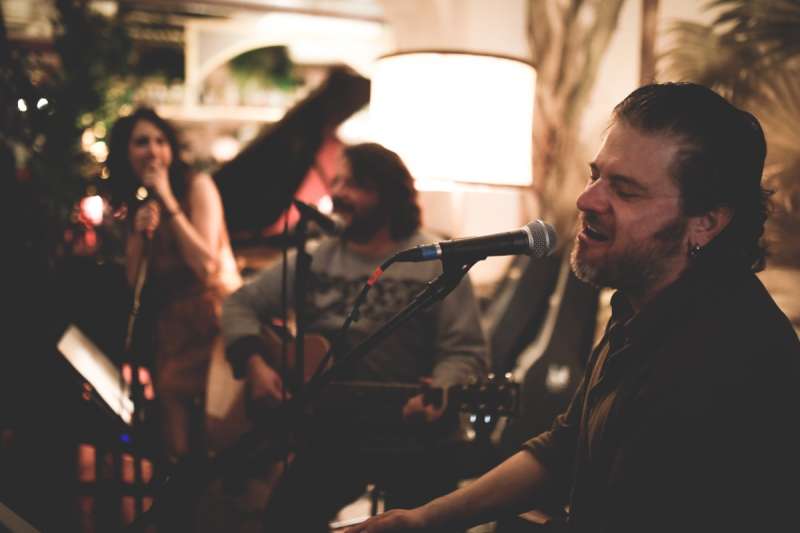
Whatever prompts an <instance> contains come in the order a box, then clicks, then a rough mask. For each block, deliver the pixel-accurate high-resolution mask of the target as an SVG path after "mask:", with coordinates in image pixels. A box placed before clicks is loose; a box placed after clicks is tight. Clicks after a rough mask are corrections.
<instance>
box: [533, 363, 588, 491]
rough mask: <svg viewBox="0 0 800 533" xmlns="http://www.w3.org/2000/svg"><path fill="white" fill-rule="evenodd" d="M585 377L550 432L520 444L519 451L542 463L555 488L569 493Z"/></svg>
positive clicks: (584, 392) (584, 389) (584, 391)
mask: <svg viewBox="0 0 800 533" xmlns="http://www.w3.org/2000/svg"><path fill="white" fill-rule="evenodd" d="M586 379H587V378H586V376H584V378H583V379H582V380H581V383H580V385H578V388H577V390H576V391H575V394H574V395H573V397H572V400H571V401H570V404H569V406H568V407H567V409H566V411H564V412H563V413H561V414H560V415H558V416H557V417H556V418H555V420H553V424H552V426H551V427H550V429H549V430H547V431H545V432H544V433H540V434H539V435H537V436H536V437H533V438H532V439H530V440H528V441H526V442H525V443H523V445H522V448H523V449H524V450H527V451H528V452H530V453H532V454H533V455H534V456H536V458H537V459H538V460H539V462H541V463H542V464H543V465H544V466H545V468H546V469H547V471H548V472H550V474H551V475H552V478H553V479H554V480H556V483H557V484H558V485H562V483H563V484H564V486H563V487H562V488H563V489H565V490H568V483H569V480H570V479H571V476H572V470H573V464H574V462H575V454H576V452H577V446H578V435H579V430H580V421H581V411H582V410H583V399H584V396H585V394H586Z"/></svg>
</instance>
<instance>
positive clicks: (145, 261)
mask: <svg viewBox="0 0 800 533" xmlns="http://www.w3.org/2000/svg"><path fill="white" fill-rule="evenodd" d="M143 238H144V246H143V247H142V255H141V257H140V258H139V264H138V265H137V267H136V280H135V283H134V286H133V302H132V303H131V309H130V312H129V313H128V325H127V329H126V333H125V345H124V348H123V349H124V360H123V365H124V364H127V365H128V367H129V368H130V371H131V383H130V392H129V394H130V399H131V402H132V404H133V413H132V417H131V428H132V429H131V438H130V439H128V441H127V442H128V443H130V444H131V447H130V451H131V456H132V458H133V487H134V501H135V507H134V513H135V514H136V515H140V514H141V513H143V512H144V494H143V492H142V490H140V486H141V483H142V481H143V475H142V463H141V460H140V458H139V456H138V454H137V453H136V447H137V446H138V445H139V442H138V438H139V437H140V436H141V428H142V426H143V425H144V410H143V409H142V408H141V407H142V404H143V400H144V387H143V385H142V383H141V381H140V379H139V366H138V364H137V363H136V361H135V357H134V356H133V332H134V327H135V324H136V319H137V317H138V316H139V308H140V306H141V296H142V289H143V288H144V284H145V280H146V279H147V269H148V267H149V263H150V251H151V248H152V241H153V239H152V236H151V235H147V234H145V235H143ZM123 376H124V373H123ZM123 380H124V377H123ZM121 439H122V440H123V442H125V438H124V436H123V437H121ZM119 460H120V461H122V456H121V455H120V457H119ZM121 465H122V463H120V469H119V470H120V472H121V471H122V468H121Z"/></svg>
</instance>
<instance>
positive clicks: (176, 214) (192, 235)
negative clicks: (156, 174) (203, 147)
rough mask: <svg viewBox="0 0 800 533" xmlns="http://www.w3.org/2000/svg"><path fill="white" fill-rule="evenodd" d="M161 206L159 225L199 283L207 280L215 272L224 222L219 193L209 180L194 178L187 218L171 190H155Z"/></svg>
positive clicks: (201, 175) (202, 175)
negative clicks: (165, 227) (170, 236)
mask: <svg viewBox="0 0 800 533" xmlns="http://www.w3.org/2000/svg"><path fill="white" fill-rule="evenodd" d="M158 194H159V197H160V199H161V202H162V204H163V212H162V213H161V218H162V223H163V224H168V225H169V226H170V227H171V228H172V230H173V232H174V234H175V237H176V239H177V241H178V247H179V249H180V253H181V255H182V256H183V259H184V260H185V261H186V263H187V264H188V265H189V267H190V268H191V269H192V271H193V272H194V273H195V274H196V275H197V277H198V278H200V279H201V280H204V281H205V280H207V279H208V278H209V277H210V276H212V275H214V274H215V273H216V272H217V269H218V268H219V261H220V257H219V254H220V249H221V248H220V246H219V243H220V239H221V237H222V232H223V229H224V226H223V225H224V224H225V218H224V212H223V208H222V200H221V199H220V196H219V191H218V190H217V187H216V185H215V184H214V182H213V180H212V179H211V176H209V175H208V174H200V175H197V176H195V177H194V178H193V179H192V180H191V182H190V184H189V189H188V192H187V194H188V197H187V199H188V203H189V210H190V212H191V215H187V214H186V213H185V212H184V211H183V210H182V209H181V206H180V204H179V203H178V200H177V199H176V198H175V196H174V195H173V194H172V191H171V189H167V190H164V191H162V190H159V191H158Z"/></svg>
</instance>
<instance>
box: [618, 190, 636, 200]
mask: <svg viewBox="0 0 800 533" xmlns="http://www.w3.org/2000/svg"><path fill="white" fill-rule="evenodd" d="M617 196H619V197H620V198H623V199H629V198H635V197H636V193H633V192H628V191H624V190H623V191H621V190H619V189H617Z"/></svg>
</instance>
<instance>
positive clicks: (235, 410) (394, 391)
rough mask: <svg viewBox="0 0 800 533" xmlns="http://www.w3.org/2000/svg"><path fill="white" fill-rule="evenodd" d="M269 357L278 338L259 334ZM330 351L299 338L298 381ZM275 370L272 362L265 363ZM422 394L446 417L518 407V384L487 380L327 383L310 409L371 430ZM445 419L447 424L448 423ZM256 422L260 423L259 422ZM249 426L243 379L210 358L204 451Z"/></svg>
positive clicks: (397, 416) (442, 427) (319, 339)
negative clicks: (443, 386) (300, 373)
mask: <svg viewBox="0 0 800 533" xmlns="http://www.w3.org/2000/svg"><path fill="white" fill-rule="evenodd" d="M262 333H263V336H264V339H265V340H266V341H267V345H268V346H269V347H270V352H271V353H272V354H279V353H281V342H282V341H281V338H280V337H279V336H278V334H276V333H275V332H274V331H273V330H271V329H267V330H265V331H263V332H262ZM286 349H287V354H286V358H287V367H288V368H289V369H290V370H291V369H293V368H294V360H295V344H294V342H289V343H288V346H287V348H286ZM329 349H330V343H329V341H328V340H327V339H326V338H325V337H323V336H321V335H314V334H311V335H305V337H304V343H303V350H304V361H305V365H304V375H305V376H304V377H305V380H306V382H307V381H308V380H309V379H310V378H311V376H313V374H314V373H315V372H316V369H317V368H318V367H319V365H320V363H321V362H322V359H323V358H324V356H325V354H326V353H327V352H328V350H329ZM269 362H270V363H271V364H273V366H274V367H275V366H277V365H276V364H275V363H276V361H274V360H272V361H269ZM418 394H422V395H423V400H424V401H425V403H427V404H433V405H436V406H439V405H441V404H442V402H443V401H444V398H445V396H446V398H447V413H449V414H451V415H452V414H456V413H470V414H472V417H471V418H473V419H480V420H484V419H489V418H497V417H500V416H514V415H516V414H517V412H518V406H519V385H518V384H516V383H512V382H511V381H509V379H508V377H507V376H506V377H502V378H498V377H495V376H493V375H490V376H489V379H487V380H485V381H480V382H477V381H476V382H474V383H469V384H465V385H453V386H451V387H448V388H447V390H446V391H445V390H443V389H441V388H438V387H430V386H427V385H425V384H421V383H395V382H377V381H333V382H331V383H328V384H327V385H326V386H325V388H324V390H323V391H322V392H321V394H320V397H319V398H317V399H316V401H314V402H312V403H313V404H314V406H313V407H312V409H313V410H314V411H315V412H316V413H318V414H320V415H321V416H322V417H324V418H325V419H327V420H331V419H341V420H346V421H347V423H348V424H349V425H350V426H354V425H363V426H368V427H371V428H373V429H375V428H379V427H380V426H381V425H386V426H388V425H392V424H394V425H398V424H400V423H401V410H402V406H403V405H404V404H405V402H406V401H407V400H408V399H409V398H411V397H412V396H415V395H418ZM442 418H443V420H442V422H441V423H440V424H438V427H434V428H433V430H432V431H430V432H431V434H438V435H440V436H441V435H443V434H444V433H445V432H446V431H448V429H447V427H446V426H447V424H448V423H452V421H453V418H452V416H451V417H449V418H448V417H447V415H445V416H443V417H442ZM448 421H449V422H448ZM259 423H263V420H260V422H259ZM253 427H254V423H253V420H252V419H251V418H250V417H249V416H248V409H247V390H246V385H245V381H244V380H237V379H236V378H234V377H233V372H232V370H231V367H230V364H229V363H228V361H227V360H225V358H224V356H222V355H221V354H216V353H215V357H214V358H213V359H212V361H211V363H210V366H209V371H208V382H207V387H206V434H207V442H208V447H209V450H210V452H211V454H212V455H213V454H214V453H216V452H219V451H222V450H224V449H227V448H229V447H231V446H232V445H233V444H235V443H236V441H237V440H238V439H239V438H240V437H241V436H242V435H243V434H245V433H247V432H249V431H250V430H252V429H253Z"/></svg>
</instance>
